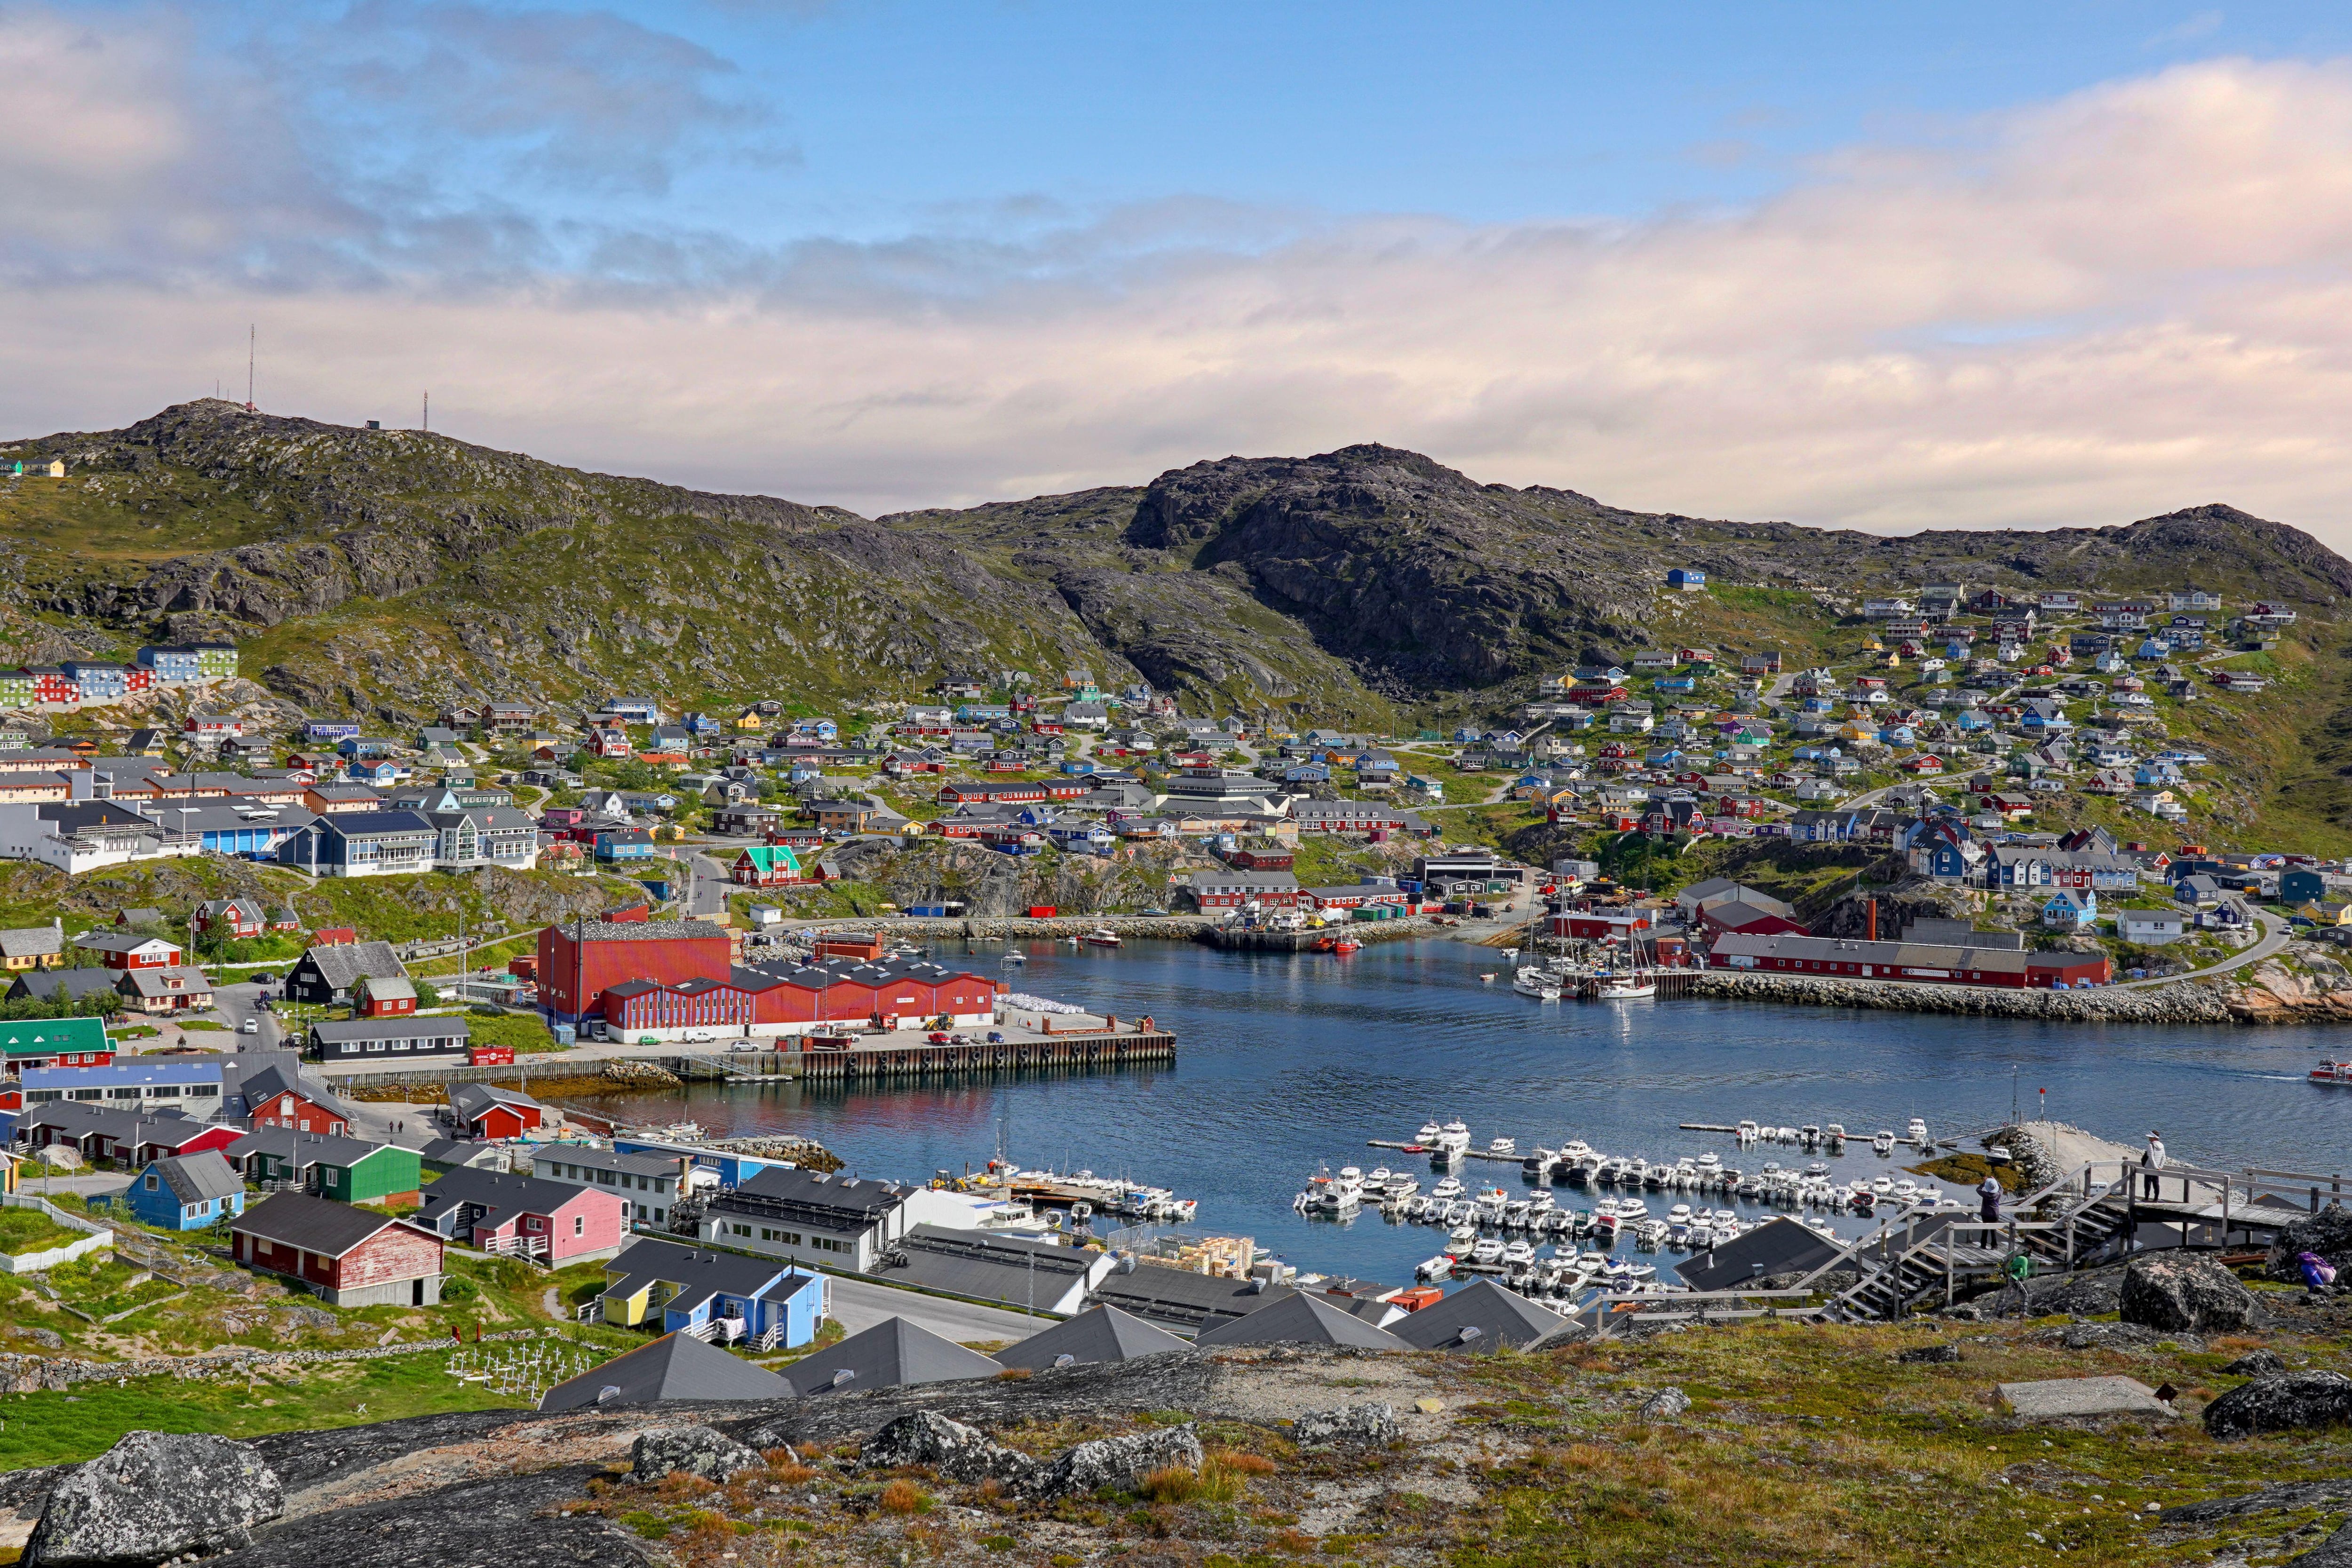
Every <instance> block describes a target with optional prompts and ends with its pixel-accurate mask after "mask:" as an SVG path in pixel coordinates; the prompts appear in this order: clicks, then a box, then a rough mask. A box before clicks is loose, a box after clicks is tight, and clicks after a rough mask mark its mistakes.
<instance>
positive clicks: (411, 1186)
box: [311, 1138, 424, 1203]
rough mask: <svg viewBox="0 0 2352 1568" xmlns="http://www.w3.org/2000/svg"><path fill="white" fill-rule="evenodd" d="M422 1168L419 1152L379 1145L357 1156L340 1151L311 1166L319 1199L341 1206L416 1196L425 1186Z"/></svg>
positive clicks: (341, 1141) (354, 1140)
mask: <svg viewBox="0 0 2352 1568" xmlns="http://www.w3.org/2000/svg"><path fill="white" fill-rule="evenodd" d="M357 1141H358V1140H357V1139H341V1138H339V1139H337V1140H336V1142H338V1143H356V1142H357ZM422 1168H423V1167H422V1166H421V1165H420V1164H419V1162H418V1160H417V1157H416V1151H415V1149H404V1148H402V1147H401V1146H400V1145H397V1144H379V1145H376V1146H375V1147H373V1148H372V1149H369V1150H368V1151H367V1152H366V1153H364V1154H356V1155H353V1154H345V1153H343V1152H342V1151H341V1150H337V1151H335V1152H333V1153H331V1154H325V1155H320V1157H319V1158H318V1159H317V1160H316V1161H314V1162H313V1163H312V1166H311V1169H312V1170H313V1171H315V1172H316V1173H317V1178H318V1183H319V1196H320V1197H331V1198H333V1199H335V1200H336V1201H337V1202H338V1203H377V1202H381V1201H382V1200H383V1199H384V1198H387V1197H410V1196H413V1195H414V1194H415V1192H416V1191H417V1189H418V1188H419V1187H421V1186H423V1185H424V1181H423V1178H422V1176H421V1174H420V1173H421V1171H422Z"/></svg>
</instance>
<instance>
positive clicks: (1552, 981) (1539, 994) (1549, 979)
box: [1511, 969, 1559, 1002]
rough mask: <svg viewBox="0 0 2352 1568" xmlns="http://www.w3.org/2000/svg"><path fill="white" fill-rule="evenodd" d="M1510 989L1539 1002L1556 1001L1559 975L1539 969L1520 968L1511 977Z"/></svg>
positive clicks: (1557, 998)
mask: <svg viewBox="0 0 2352 1568" xmlns="http://www.w3.org/2000/svg"><path fill="white" fill-rule="evenodd" d="M1511 989H1513V990H1515V991H1517V992H1518V993H1519V995H1521V996H1523V997H1533V998H1535V999H1536V1000H1538V1001H1539V1002H1556V1001H1558V1000H1559V977H1558V976H1557V975H1550V974H1547V973H1545V972H1544V971H1543V970H1541V969H1521V970H1520V971H1519V972H1518V973H1517V975H1516V976H1514V977H1512V979H1511Z"/></svg>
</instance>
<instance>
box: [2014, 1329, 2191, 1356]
mask: <svg viewBox="0 0 2352 1568" xmlns="http://www.w3.org/2000/svg"><path fill="white" fill-rule="evenodd" d="M2031 1337H2032V1340H2033V1342H2034V1343H2037V1344H2060V1345H2063V1346H2065V1347H2066V1348H2067V1349H2068V1350H2146V1349H2147V1348H2148V1347H2149V1346H2151V1345H2156V1344H2161V1343H2165V1342H2166V1341H2167V1340H2168V1339H2170V1340H2171V1341H2172V1343H2177V1344H2179V1345H2180V1346H2181V1347H2182V1348H2183V1349H2185V1350H2202V1349H2203V1348H2204V1345H2205V1342H2204V1341H2203V1340H2200V1339H2199V1338H2198V1337H2197V1336H2196V1335H2194V1334H2180V1335H2167V1334H2164V1333H2159V1332H2158V1331H2157V1330H2155V1329H2152V1328H2147V1327H2144V1326H2142V1325H2141V1324H2138V1323H2068V1324H2066V1325H2065V1326H2064V1327H2063V1328H2059V1329H2039V1330H2036V1331H2035V1332H2034V1333H2033V1334H2032V1336H2031Z"/></svg>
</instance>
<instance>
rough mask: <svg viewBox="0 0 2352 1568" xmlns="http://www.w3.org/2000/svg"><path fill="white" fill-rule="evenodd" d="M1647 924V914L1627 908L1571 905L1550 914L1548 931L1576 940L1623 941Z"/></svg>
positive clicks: (1642, 929)
mask: <svg viewBox="0 0 2352 1568" xmlns="http://www.w3.org/2000/svg"><path fill="white" fill-rule="evenodd" d="M1649 928H1650V917H1649V916H1648V915H1643V914H1640V913H1637V912H1633V911H1626V910H1584V909H1571V910H1568V911H1566V912H1565V913H1562V914H1559V915H1553V916H1552V917H1551V935H1553V936H1569V937H1573V938H1575V939H1576V940H1577V941H1579V942H1622V941H1625V940H1626V939H1628V938H1629V937H1631V936H1633V935H1634V933H1636V932H1640V931H1647V930H1648V929H1649Z"/></svg>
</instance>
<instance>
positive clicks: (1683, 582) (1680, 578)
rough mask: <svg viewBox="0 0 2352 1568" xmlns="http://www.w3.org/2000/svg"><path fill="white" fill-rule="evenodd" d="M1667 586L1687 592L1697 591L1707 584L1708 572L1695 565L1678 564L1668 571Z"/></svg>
mask: <svg viewBox="0 0 2352 1568" xmlns="http://www.w3.org/2000/svg"><path fill="white" fill-rule="evenodd" d="M1666 586H1667V587H1668V588H1676V589H1680V590H1681V591H1683V592H1685V593H1696V592H1697V591H1699V590H1700V589H1702V588H1705V587H1706V573H1705V572H1703V571H1701V570H1699V569H1698V568H1696V567H1695V566H1678V567H1675V568H1674V569H1673V570H1670V571H1668V572H1667V573H1666Z"/></svg>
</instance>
